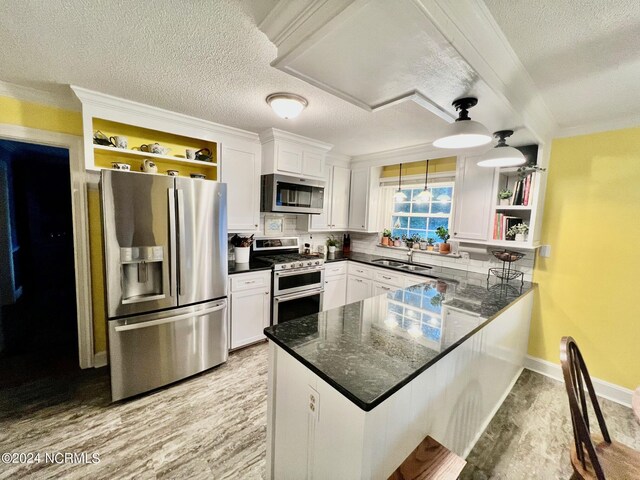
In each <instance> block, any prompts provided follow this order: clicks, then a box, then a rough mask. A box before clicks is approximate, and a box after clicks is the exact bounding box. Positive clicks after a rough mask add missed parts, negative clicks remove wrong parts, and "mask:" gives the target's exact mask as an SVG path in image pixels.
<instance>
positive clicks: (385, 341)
mask: <svg viewBox="0 0 640 480" xmlns="http://www.w3.org/2000/svg"><path fill="white" fill-rule="evenodd" d="M361 255H362V254H353V253H352V254H351V255H350V256H349V257H348V258H340V259H338V258H335V259H328V261H332V260H333V261H339V260H346V259H348V260H354V261H362V262H363V263H370V260H371V258H370V259H369V262H365V259H366V257H363V256H361ZM354 256H355V257H356V258H358V259H359V260H356V258H354ZM370 257H371V256H370ZM373 258H375V257H373ZM374 265H375V264H374ZM446 270H453V269H446ZM449 273H450V272H440V273H438V274H437V275H438V276H439V277H440V275H441V274H444V275H447V274H449ZM455 277H456V281H449V280H443V279H442V278H439V279H434V278H425V283H422V284H419V285H415V286H412V287H408V288H404V289H398V290H395V291H393V292H389V293H387V294H384V295H380V296H376V297H372V298H368V299H366V300H363V301H361V302H356V303H352V304H349V305H346V306H344V307H339V308H336V309H333V310H328V311H326V312H320V313H318V314H314V315H308V316H306V317H301V318H299V319H296V320H291V321H289V322H286V323H282V324H279V325H273V326H271V327H269V328H266V329H265V334H266V335H267V337H268V338H269V339H270V340H272V341H273V342H275V343H276V344H277V345H279V346H280V347H282V348H283V349H284V350H285V351H287V352H288V353H290V354H291V355H293V356H294V357H295V358H296V359H298V360H299V361H300V362H302V363H303V364H304V365H305V366H306V367H308V368H309V369H311V370H312V371H313V372H315V373H316V374H317V375H319V376H320V377H321V378H323V379H324V380H325V381H327V382H328V383H329V384H330V385H332V386H333V387H334V388H335V389H336V390H338V391H339V392H341V393H342V394H343V395H344V396H345V397H347V398H348V399H349V400H351V401H352V402H353V403H355V404H356V405H357V406H358V407H360V408H361V409H363V410H365V411H369V410H371V409H373V408H374V407H376V406H377V405H378V404H380V403H381V402H382V401H384V400H385V399H386V398H388V397H389V396H391V395H392V394H393V393H394V392H396V391H397V390H399V389H400V388H402V387H403V386H404V385H406V384H407V383H409V382H410V381H411V380H412V379H414V378H415V377H417V376H418V375H419V374H420V373H422V372H423V371H424V370H426V369H427V368H429V367H430V366H431V365H433V364H435V363H436V362H437V361H438V360H439V359H441V358H443V357H444V356H445V355H446V354H447V353H449V352H450V351H452V350H453V349H455V348H456V347H457V346H459V345H460V344H461V343H463V342H464V341H465V340H467V339H468V338H469V337H470V336H471V335H472V334H474V333H475V332H476V331H478V330H479V329H481V328H483V327H484V326H486V325H487V324H489V323H490V322H491V320H493V319H494V318H495V317H496V316H498V315H499V314H500V313H501V312H502V311H503V310H504V309H505V308H506V307H508V306H509V305H511V304H512V303H514V302H515V301H517V300H518V299H519V298H520V297H522V296H523V295H525V294H526V293H528V292H529V291H530V290H532V289H533V288H534V285H533V284H531V283H529V282H525V283H524V285H523V286H522V287H520V282H519V281H518V282H512V283H511V284H501V283H499V282H500V281H499V279H497V278H495V277H491V279H490V283H489V284H487V278H486V275H482V274H475V273H469V272H466V271H457V274H456V275H455Z"/></svg>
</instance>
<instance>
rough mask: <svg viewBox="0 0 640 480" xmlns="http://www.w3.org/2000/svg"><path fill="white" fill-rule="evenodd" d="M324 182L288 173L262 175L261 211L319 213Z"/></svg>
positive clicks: (320, 211)
mask: <svg viewBox="0 0 640 480" xmlns="http://www.w3.org/2000/svg"><path fill="white" fill-rule="evenodd" d="M324 188H325V182H323V181H322V180H310V179H307V178H299V177H290V176H288V175H278V174H270V175H262V188H261V204H260V205H261V208H260V209H261V211H263V212H280V213H309V214H312V215H313V214H320V213H322V209H323V208H324Z"/></svg>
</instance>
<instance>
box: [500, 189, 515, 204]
mask: <svg viewBox="0 0 640 480" xmlns="http://www.w3.org/2000/svg"><path fill="white" fill-rule="evenodd" d="M512 196H513V192H512V191H511V190H509V189H508V188H503V189H502V190H500V192H499V193H498V198H499V199H500V205H509V199H510V198H511V197H512Z"/></svg>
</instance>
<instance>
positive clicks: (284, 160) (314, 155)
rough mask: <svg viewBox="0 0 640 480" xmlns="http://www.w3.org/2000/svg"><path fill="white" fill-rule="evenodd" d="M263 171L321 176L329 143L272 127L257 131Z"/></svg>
mask: <svg viewBox="0 0 640 480" xmlns="http://www.w3.org/2000/svg"><path fill="white" fill-rule="evenodd" d="M260 142H261V143H262V173H263V174H264V175H266V174H270V173H280V174H283V175H295V176H299V177H302V178H324V175H325V173H324V170H325V156H326V154H327V152H328V151H329V150H331V148H332V147H333V145H330V144H328V143H324V142H320V141H318V140H314V139H312V138H307V137H302V136H300V135H295V134H293V133H289V132H284V131H282V130H278V129H275V128H270V129H268V130H265V131H264V132H262V133H261V134H260Z"/></svg>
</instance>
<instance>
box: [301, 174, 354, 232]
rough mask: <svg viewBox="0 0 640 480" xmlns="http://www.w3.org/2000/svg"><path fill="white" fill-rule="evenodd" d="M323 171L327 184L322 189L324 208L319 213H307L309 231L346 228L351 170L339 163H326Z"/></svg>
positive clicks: (347, 223)
mask: <svg viewBox="0 0 640 480" xmlns="http://www.w3.org/2000/svg"><path fill="white" fill-rule="evenodd" d="M325 172H326V174H325V178H324V180H325V181H326V182H327V186H326V188H325V191H324V209H323V211H322V213H321V214H320V215H309V231H310V232H313V231H315V232H324V231H329V230H339V231H344V230H347V229H348V227H349V189H350V179H351V170H349V169H348V168H346V167H342V166H339V165H327V166H326V168H325Z"/></svg>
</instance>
